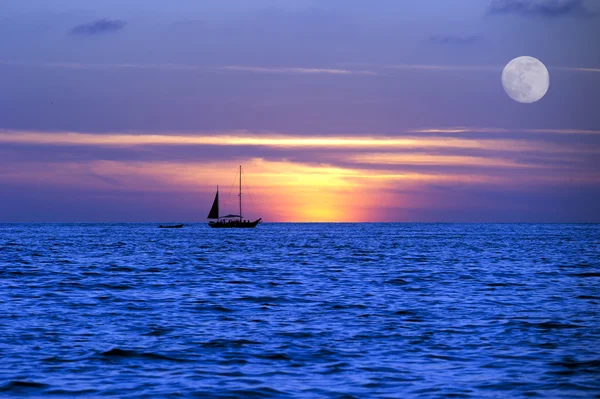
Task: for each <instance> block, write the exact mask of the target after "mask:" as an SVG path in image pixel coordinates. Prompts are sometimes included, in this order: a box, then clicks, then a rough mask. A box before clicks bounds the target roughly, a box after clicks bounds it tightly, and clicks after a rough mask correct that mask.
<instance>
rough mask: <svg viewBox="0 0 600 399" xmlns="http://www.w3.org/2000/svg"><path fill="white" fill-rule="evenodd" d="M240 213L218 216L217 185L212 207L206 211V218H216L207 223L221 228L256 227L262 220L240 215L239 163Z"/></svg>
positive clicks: (240, 196) (240, 194) (240, 195)
mask: <svg viewBox="0 0 600 399" xmlns="http://www.w3.org/2000/svg"><path fill="white" fill-rule="evenodd" d="M238 196H239V198H240V213H239V215H232V214H230V215H225V216H219V186H217V193H216V194H215V200H214V201H213V204H212V207H211V208H210V212H208V216H207V217H206V218H207V219H216V221H210V222H208V225H209V226H210V227H213V228H222V229H243V228H245V229H251V228H254V227H256V225H258V224H259V223H260V221H261V220H262V218H259V219H257V220H255V221H254V222H251V221H249V220H243V216H242V166H241V165H240V193H239V195H238Z"/></svg>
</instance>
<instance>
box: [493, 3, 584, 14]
mask: <svg viewBox="0 0 600 399" xmlns="http://www.w3.org/2000/svg"><path fill="white" fill-rule="evenodd" d="M488 11H489V13H490V14H520V15H525V16H544V17H559V16H565V15H577V16H590V15H593V14H594V13H593V12H592V11H591V10H589V9H588V8H587V7H586V6H585V5H584V4H583V1H582V0H492V2H491V4H490V7H489V10H488Z"/></svg>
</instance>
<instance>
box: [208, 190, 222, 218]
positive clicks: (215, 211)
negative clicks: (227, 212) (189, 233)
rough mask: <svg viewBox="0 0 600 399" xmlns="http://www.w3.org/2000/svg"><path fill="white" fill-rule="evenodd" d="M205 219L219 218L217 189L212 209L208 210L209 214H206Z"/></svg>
mask: <svg viewBox="0 0 600 399" xmlns="http://www.w3.org/2000/svg"><path fill="white" fill-rule="evenodd" d="M206 218H207V219H218V218H219V189H217V194H216V195H215V201H214V202H213V205H212V208H210V212H208V216H207V217H206Z"/></svg>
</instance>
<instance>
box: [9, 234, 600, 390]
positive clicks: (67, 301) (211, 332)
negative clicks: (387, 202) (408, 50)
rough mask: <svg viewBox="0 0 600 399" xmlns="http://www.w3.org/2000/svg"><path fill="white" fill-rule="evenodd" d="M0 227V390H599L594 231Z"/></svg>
mask: <svg viewBox="0 0 600 399" xmlns="http://www.w3.org/2000/svg"><path fill="white" fill-rule="evenodd" d="M157 226H158V223H157V224H0V359H1V361H0V397H12V396H28V397H74V396H80V397H86V398H87V397H118V398H155V397H158V398H163V397H164V398H169V397H173V398H176V397H201V398H412V397H414V398H449V397H455V398H512V397H540V398H593V397H596V398H598V397H600V378H599V376H600V307H599V304H600V284H599V283H600V279H599V278H600V225H594V224H579V225H568V224H556V225H553V224H393V223H390V224H369V223H364V224H292V223H281V224H278V223H272V224H269V223H265V224H261V225H259V226H258V227H257V228H256V229H254V230H252V229H250V230H246V229H243V230H229V229H221V230H215V229H210V228H209V227H208V226H207V225H206V224H187V225H185V226H184V227H183V228H182V229H158V228H157Z"/></svg>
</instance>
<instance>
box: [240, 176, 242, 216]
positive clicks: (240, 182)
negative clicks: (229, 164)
mask: <svg viewBox="0 0 600 399" xmlns="http://www.w3.org/2000/svg"><path fill="white" fill-rule="evenodd" d="M241 221H242V165H240V222H241Z"/></svg>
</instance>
